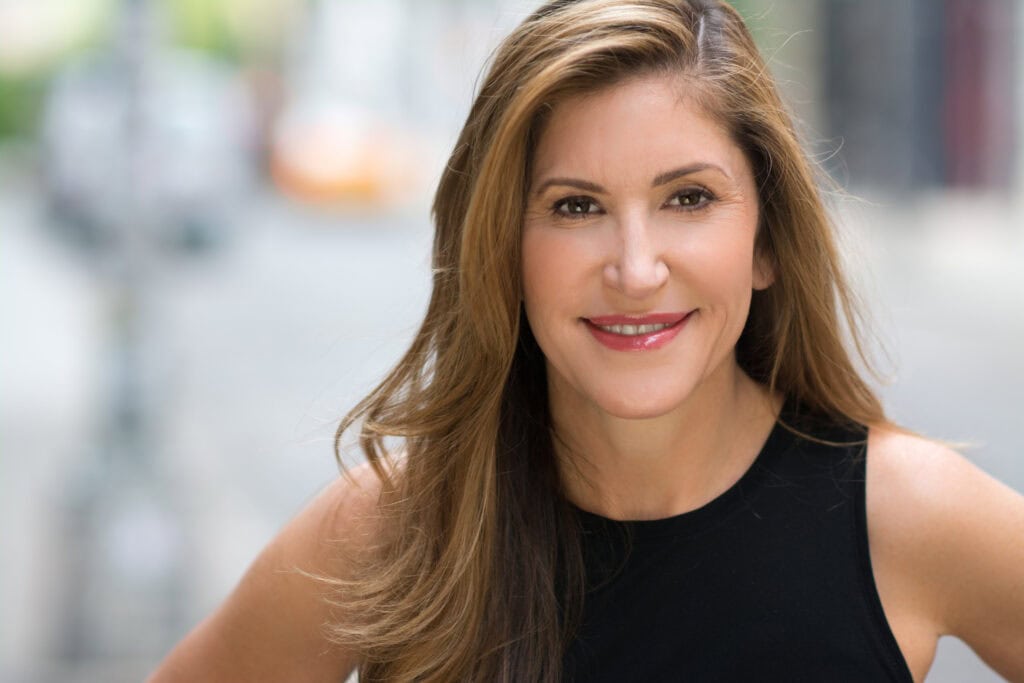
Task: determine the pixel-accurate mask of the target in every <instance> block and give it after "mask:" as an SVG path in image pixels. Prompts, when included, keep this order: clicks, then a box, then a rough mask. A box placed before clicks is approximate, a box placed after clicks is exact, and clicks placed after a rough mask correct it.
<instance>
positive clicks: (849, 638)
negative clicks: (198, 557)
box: [153, 0, 1024, 681]
mask: <svg viewBox="0 0 1024 683" xmlns="http://www.w3.org/2000/svg"><path fill="white" fill-rule="evenodd" d="M434 215H435V222H436V228H437V232H436V238H435V243H434V273H435V274H434V285H433V294H432V298H431V301H430V305H429V308H428V311H427V315H426V319H425V321H424V323H423V325H422V327H421V328H420V331H419V333H418V334H417V336H416V338H415V341H414V342H413V345H412V347H411V348H410V349H409V351H408V352H407V353H406V355H405V356H404V358H403V359H402V360H401V361H400V363H399V364H398V366H397V367H396V368H395V370H393V371H392V373H391V374H390V375H389V376H388V377H387V378H386V379H385V380H384V382H383V383H382V384H381V385H380V386H379V387H378V388H377V389H376V390H375V391H374V392H373V393H372V394H371V395H370V396H369V397H367V398H366V399H365V400H364V401H363V402H362V403H361V404H360V405H359V406H357V407H356V409H355V410H354V411H353V412H352V413H351V414H350V415H349V416H348V417H347V418H346V420H345V421H344V422H343V423H342V425H341V426H340V428H339V437H340V435H341V434H342V433H343V432H345V431H346V430H348V428H349V427H351V426H352V425H353V424H355V423H357V422H359V423H360V424H361V432H360V434H361V442H362V445H363V448H364V450H365V451H366V455H367V459H368V465H367V466H363V467H361V468H357V469H355V470H354V471H352V472H350V476H349V477H348V478H344V479H341V480H339V481H338V482H337V483H335V484H334V485H332V486H331V487H330V488H329V489H327V490H326V491H325V492H324V493H323V494H321V495H320V496H319V497H318V498H317V499H316V500H315V501H314V502H313V503H312V504H311V505H310V507H309V508H308V509H307V510H305V511H304V512H303V513H301V514H300V515H299V516H298V517H297V518H296V519H295V520H294V521H293V522H292V523H291V524H290V525H289V526H288V527H287V528H286V529H285V530H284V531H283V532H282V533H281V534H280V535H279V536H278V537H277V538H276V539H275V540H274V541H273V542H272V543H271V544H270V545H269V547H268V548H267V549H266V550H265V551H264V552H263V553H262V554H261V555H260V557H259V558H258V559H257V560H256V562H255V563H254V565H253V567H252V568H251V569H250V570H249V572H248V573H247V574H246V576H245V578H244V579H243V580H242V582H241V584H240V585H239V587H238V588H237V590H236V591H235V592H234V594H233V595H232V596H231V597H230V598H229V599H228V600H227V601H226V603H225V604H224V606H222V607H221V609H220V610H219V611H218V612H217V613H215V614H214V615H213V616H211V617H210V618H209V619H208V620H207V621H206V622H204V623H203V624H201V625H200V626H199V627H198V628H197V629H196V630H195V631H194V632H193V633H192V634H191V635H190V636H189V637H188V638H187V639H186V640H185V641H184V642H183V643H182V644H181V645H179V646H178V648H177V649H176V650H175V651H174V652H173V653H172V654H171V655H170V656H169V657H168V659H167V661H166V662H165V663H164V665H163V666H162V667H161V669H160V670H159V671H158V672H157V674H156V675H155V676H154V679H153V680H154V681H172V680H189V681H201V680H246V681H261V680H267V681H280V680H289V681H292V680H309V681H319V680H324V681H328V680H332V681H338V680H342V679H343V678H344V677H345V675H347V673H348V672H350V671H351V670H352V669H353V668H354V667H356V666H357V665H358V666H359V669H360V675H361V677H363V679H365V680H371V681H412V680H423V681H463V680H472V681H554V680H560V679H565V680H577V681H591V680H619V681H621V680H645V681H646V680H700V681H703V680H723V681H749V680H787V681H788V680H828V681H840V680H842V681H882V680H892V681H909V680H914V681H921V680H923V679H924V676H925V674H926V673H927V671H928V668H929V666H930V664H931V660H932V658H933V655H934V651H935V646H936V641H937V639H938V637H939V636H940V635H943V634H953V635H956V636H958V637H960V638H962V639H964V640H965V641H966V642H967V643H968V644H970V645H971V646H972V647H973V648H974V649H975V650H976V651H977V652H978V653H979V654H980V655H981V656H982V657H983V658H984V659H985V660H986V661H987V662H988V663H989V664H990V665H992V666H993V667H994V668H996V669H997V670H998V671H1000V672H1001V673H1002V674H1003V675H1005V676H1006V677H1008V678H1010V679H1011V680H1024V569H1022V567H1024V500H1022V498H1021V497H1020V496H1019V495H1018V494H1016V493H1014V492H1012V491H1010V490H1009V489H1007V488H1005V487H1004V486H1002V485H1001V484H999V483H997V482H995V481H993V480H992V479H990V478H988V477H987V476H986V475H984V474H983V473H981V472H980V471H978V470H977V469H975V468H974V467H973V466H971V465H970V464H969V463H967V462H966V461H965V460H963V459H962V458H960V457H959V456H958V455H956V454H954V453H952V452H950V451H949V450H947V449H946V448H944V447H942V446H939V445H937V444H934V443H931V442H928V441H925V440H923V439H920V438H918V437H915V436H912V435H909V434H907V433H905V432H902V431H900V430H898V429H895V428H894V427H893V426H892V425H891V424H890V423H889V422H888V421H887V419H886V417H885V415H884V413H883V411H882V408H881V406H880V404H879V401H878V399H877V397H876V396H875V395H874V394H873V392H872V390H871V389H870V388H869V387H868V385H867V384H866V383H865V382H864V381H863V380H862V379H861V377H860V376H859V374H858V372H857V370H856V367H855V364H854V362H853V359H852V358H851V355H850V353H849V352H848V350H847V347H846V344H845V342H844V337H843V332H842V331H841V330H842V328H843V327H844V326H846V327H847V328H850V329H852V330H853V332H854V335H853V339H854V341H855V342H856V338H857V337H856V327H857V326H856V322H857V317H856V315H855V313H854V312H853V310H852V307H851V305H850V304H851V301H850V299H851V297H850V294H849V291H848V289H847V286H846V284H845V282H844V280H843V277H842V273H841V271H840V261H839V258H838V255H837V252H836V247H835V244H834V241H833V238H832V235H831V233H830V229H829V223H828V220H827V217H826V214H825V211H824V209H823V206H822V202H821V197H820V195H819V192H818V190H817V189H816V187H815V183H814V179H813V175H812V173H811V169H810V166H809V164H808V162H807V160H806V157H805V155H804V154H803V152H802V151H801V149H800V147H799V145H798V143H797V141H796V139H795V136H794V133H793V128H792V125H791V123H790V121H789V118H788V116H787V115H786V113H785V110H784V108H783V106H782V104H781V102H780V100H779V98H778V95H777V93H776V90H775V86H774V84H773V82H772V79H771V77H770V75H769V74H768V72H767V70H766V68H765V65H764V63H763V62H762V61H761V59H760V57H759V55H758V54H757V51H756V48H755V46H754V44H753V42H752V40H751V38H750V36H749V34H748V33H747V31H746V29H745V27H744V26H743V24H742V21H741V20H740V18H739V17H738V15H737V14H736V13H735V12H734V11H733V10H732V9H731V8H729V7H728V6H727V5H725V4H724V3H720V2H713V1H700V0H579V1H576V2H573V1H565V0H555V1H553V2H549V3H548V4H546V5H544V6H543V7H542V8H540V9H539V10H537V11H536V12H535V13H534V14H533V15H532V16H531V17H529V18H528V19H527V20H526V21H525V22H524V23H523V24H522V25H521V26H520V27H519V28H518V29H517V30H516V31H515V32H514V33H513V34H512V35H511V36H510V37H509V38H508V39H507V40H506V41H505V42H504V43H503V45H502V46H501V48H500V49H499V50H498V52H497V53H496V56H495V59H494V63H493V65H492V67H491V70H490V74H489V76H488V77H487V79H486V81H485V83H484V84H483V87H482V89H481V92H480V94H479V96H478V97H477V99H476V102H475V103H474V106H473V108H472V111H471V112H470V115H469V118H468V120H467V122H466V125H465V127H464V129H463V131H462V134H461V137H460V139H459V141H458V143H457V144H456V147H455V151H454V153H453V154H452V157H451V159H450V161H449V163H448V166H447V168H446V170H445V173H444V176H443V177H442V179H441V183H440V187H439V189H438V192H437V197H436V201H435V205H434ZM855 348H856V349H857V351H858V353H859V349H860V347H859V346H855ZM386 437H400V438H401V439H402V440H403V441H404V446H403V447H402V449H401V450H400V451H397V452H394V453H392V454H388V453H387V452H385V450H384V447H383V440H384V439H385V438H386ZM865 456H866V457H865Z"/></svg>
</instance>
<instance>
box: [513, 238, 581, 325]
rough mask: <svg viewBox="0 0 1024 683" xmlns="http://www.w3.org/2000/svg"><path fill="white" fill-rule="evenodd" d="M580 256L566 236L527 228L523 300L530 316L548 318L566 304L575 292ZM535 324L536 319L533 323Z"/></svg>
mask: <svg viewBox="0 0 1024 683" xmlns="http://www.w3.org/2000/svg"><path fill="white" fill-rule="evenodd" d="M578 264H579V254H578V253H577V252H576V250H575V249H574V248H573V246H572V240H571V239H566V236H564V235H559V234H553V233H550V232H546V231H544V230H543V229H533V230H531V229H529V228H527V229H526V230H525V231H524V233H523V250H522V276H523V301H524V304H525V306H526V312H527V315H528V316H530V317H531V319H532V318H533V317H537V316H544V315H546V314H549V313H551V312H552V311H553V310H554V309H555V308H557V307H558V306H559V304H560V303H564V301H563V300H564V298H565V295H566V293H568V292H570V291H571V290H572V289H573V283H572V280H573V271H574V269H575V268H576V266H577V265H578ZM531 324H532V320H531Z"/></svg>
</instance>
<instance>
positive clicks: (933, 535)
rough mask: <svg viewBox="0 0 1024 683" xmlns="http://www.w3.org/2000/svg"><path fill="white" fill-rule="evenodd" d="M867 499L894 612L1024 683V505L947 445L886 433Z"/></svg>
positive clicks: (872, 461) (875, 554)
mask: <svg viewBox="0 0 1024 683" xmlns="http://www.w3.org/2000/svg"><path fill="white" fill-rule="evenodd" d="M867 491H868V494H867V510H868V528H869V536H870V540H871V555H872V562H873V564H874V566H875V571H876V580H878V583H879V590H880V592H881V593H882V597H883V602H886V601H885V598H886V592H887V590H886V589H887V588H888V593H889V595H890V597H891V598H892V599H891V600H890V601H889V602H888V603H887V604H886V607H887V611H888V608H889V605H890V604H892V605H894V609H895V610H896V611H900V612H907V613H911V614H912V615H913V617H914V618H916V619H917V620H918V623H927V624H929V625H930V626H932V627H933V628H934V629H935V631H936V634H935V635H936V636H938V635H954V636H956V637H958V638H960V639H962V640H964V641H965V642H966V643H967V644H968V645H970V646H971V647H972V648H973V649H974V650H975V651H976V652H977V653H978V654H979V655H980V656H981V657H982V658H983V659H984V660H985V661H986V662H987V663H988V664H989V665H990V666H992V667H993V668H995V669H996V670H997V671H999V672H1000V673H1001V674H1002V675H1003V676H1005V677H1007V678H1008V679H1009V680H1013V681H1024V497H1022V496H1021V495H1020V494H1019V493H1017V492H1016V491H1014V490H1012V489H1011V488H1009V487H1008V486H1006V485H1004V484H1002V483H1001V482H999V481H997V480H995V479H993V478H992V477H991V476H989V475H988V474H986V473H985V472H983V471H982V470H981V469H979V468H978V467H976V466H975V465H974V464H972V463H971V462H970V461H969V460H967V459H966V458H964V457H963V456H962V455H960V454H959V453H957V452H956V451H954V450H952V449H950V448H948V447H946V446H944V445H942V444H939V443H936V442H934V441H930V440H928V439H925V438H922V437H920V436H916V435H913V434H908V433H904V432H900V431H897V430H893V429H885V428H877V429H876V428H873V429H872V430H871V432H870V434H869V438H868V474H867ZM880 572H881V573H883V575H881V576H880V575H879V574H880Z"/></svg>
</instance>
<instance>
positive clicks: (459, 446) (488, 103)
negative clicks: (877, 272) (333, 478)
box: [331, 0, 884, 681]
mask: <svg viewBox="0 0 1024 683" xmlns="http://www.w3.org/2000/svg"><path fill="white" fill-rule="evenodd" d="M649 73H666V74H677V75H678V76H679V77H680V79H681V83H683V84H684V86H686V87H688V88H690V92H692V94H693V95H694V96H695V97H696V101H698V102H699V103H700V104H701V105H702V106H703V107H704V109H705V111H706V113H707V114H708V115H709V116H711V117H713V118H715V119H716V120H718V121H720V122H722V123H723V125H725V126H726V128H727V130H728V131H729V132H730V133H731V135H732V137H733V140H734V141H735V143H736V144H737V145H738V146H739V147H740V148H741V149H743V150H744V152H745V153H746V154H747V155H748V158H749V160H750V162H751V165H752V168H753V170H754V174H755V179H756V181H757V185H758V188H759V192H760V209H761V224H760V227H759V233H758V244H757V248H758V249H759V251H760V253H761V254H762V255H763V256H764V257H766V258H768V259H769V260H770V262H771V263H772V264H773V266H774V268H775V282H774V284H773V285H772V286H771V287H770V288H769V289H767V290H765V291H764V292H757V293H755V295H754V300H753V302H752V304H751V312H750V316H749V319H748V322H747V325H746V327H745V329H744V331H743V333H742V335H741V337H740V340H739V342H738V344H737V359H738V361H739V363H740V366H741V367H742V368H743V369H744V370H745V371H746V372H747V373H748V374H749V375H750V376H751V377H753V378H754V379H756V380H758V381H760V382H762V383H763V384H765V385H767V386H769V387H771V388H773V389H776V390H778V391H780V392H782V393H784V394H787V395H790V396H792V397H794V398H796V399H798V400H800V401H801V402H802V403H803V404H804V405H806V406H807V407H808V408H810V409H812V410H815V411H817V412H821V413H824V414H828V415H831V416H834V417H838V418H843V419H848V420H855V421H858V422H861V423H866V424H872V423H878V422H881V421H883V420H884V415H883V413H882V409H881V407H880V404H879V402H878V400H877V398H876V396H875V395H874V394H873V392H872V390H871V389H870V387H869V386H868V385H867V384H866V383H865V382H864V381H863V380H862V378H861V377H860V375H859V373H858V371H857V366H856V365H855V364H854V362H853V357H856V356H851V353H850V352H849V350H848V348H847V346H848V345H847V343H846V342H845V340H844V331H843V330H844V329H846V330H847V334H852V338H853V340H854V342H855V344H854V345H855V351H856V354H857V355H859V356H860V359H861V360H864V354H863V353H862V352H861V348H860V345H859V343H858V342H857V339H858V337H857V329H858V319H857V317H856V315H855V313H854V307H853V305H852V303H853V302H852V301H851V294H850V290H849V288H848V286H847V284H846V282H845V280H844V279H843V275H842V272H841V268H840V259H839V255H838V252H837V248H836V244H835V241H834V238H833V235H832V231H831V226H830V222H829V220H828V217H827V213H826V210H825V208H824V206H823V203H822V199H821V194H820V192H819V189H818V187H817V185H816V182H815V175H814V173H813V168H812V166H811V165H810V164H809V163H808V161H807V158H806V156H805V154H804V152H803V151H802V149H801V146H800V144H799V142H798V140H797V137H796V135H795V133H794V129H793V125H792V123H791V120H790V117H789V115H788V114H787V112H786V110H785V108H784V106H783V104H782V102H781V101H780V98H779V96H778V94H777V91H776V87H775V84H774V82H773V79H772V77H771V75H770V74H769V72H768V70H767V68H766V66H765V64H764V62H763V61H762V59H761V57H760V55H759V54H758V51H757V48H756V46H755V45H754V42H753V40H752V39H751V36H750V34H749V33H748V31H747V29H746V27H745V26H744V24H743V21H742V19H741V18H740V16H739V15H738V14H737V13H736V12H735V10H733V9H732V8H731V7H729V6H728V5H726V4H725V3H723V2H717V1H700V0H553V1H552V2H548V3H546V4H545V5H543V6H542V7H541V8H540V9H538V10H536V11H535V12H534V13H533V14H532V15H531V16H530V17H528V18H527V19H526V20H525V21H524V22H523V23H522V24H521V25H520V26H519V27H518V28H517V29H516V30H515V31H514V32H513V33H512V34H511V35H510V36H509V37H508V38H507V39H506V40H505V41H504V42H503V43H502V45H501V46H500V48H499V49H498V51H497V52H496V54H495V56H494V59H493V63H492V65H491V67H490V70H489V73H488V75H487V77H486V79H485V81H484V83H483V85H482V87H481V89H480V92H479V94H478V96H477V98H476V100H475V102H474V104H473V107H472V109H471V111H470V113H469V117H468V119H467V120H466V124H465V126H464V127H463V129H462V133H461V135H460V137H459V139H458V142H457V143H456V145H455V150H454V151H453V153H452V155H451V158H450V160H449V162H448V165H447V167H446V169H445V171H444V174H443V176H442V178H441V181H440V185H439V187H438V190H437V195H436V198H435V201H434V209H433V215H434V221H435V225H436V235H435V239H434V252H433V293H432V295H431V298H430V303H429V306H428V309H427V314H426V318H425V320H424V321H423V324H422V326H421V327H420V329H419V331H418V333H417V334H416V337H415V339H414V341H413V343H412V346H411V348H410V349H409V350H408V351H407V352H406V354H405V355H404V356H403V358H402V359H401V361H400V362H399V363H398V365H397V366H396V367H395V368H394V370H392V371H391V373H390V374H389V375H388V376H387V377H386V378H385V379H384V381H383V382H382V383H381V384H380V385H379V386H378V387H377V388H376V389H375V390H374V391H373V392H372V393H371V394H370V395H369V396H367V397H366V398H365V399H364V400H363V401H362V402H360V403H359V404H358V405H357V406H356V407H355V408H354V409H353V410H352V411H351V412H350V413H349V414H348V415H347V416H346V417H345V419H344V420H343V421H342V422H341V424H340V426H339V427H338V432H337V441H336V447H339V448H340V446H338V444H340V440H341V437H342V435H343V434H344V433H345V432H346V431H347V430H348V429H349V428H350V427H352V426H353V425H357V424H358V425H360V431H359V439H360V443H361V446H362V448H363V450H364V451H365V454H366V457H367V459H368V460H369V462H370V463H371V465H372V466H373V467H374V468H375V469H376V470H377V473H378V475H379V476H380V477H381V480H382V482H383V483H384V487H383V493H382V497H381V502H380V510H381V515H382V519H381V520H380V524H381V528H382V530H383V534H382V536H381V538H380V540H379V543H378V544H377V545H376V546H375V548H374V551H373V552H370V553H367V555H366V557H363V558H360V559H361V560H362V564H361V565H360V568H359V571H358V572H357V574H356V576H355V577H349V578H345V579H338V580H337V581H336V586H337V591H336V594H335V597H334V600H335V602H336V603H337V604H338V605H339V606H340V607H341V608H342V610H343V613H344V614H345V617H344V618H342V619H339V621H338V623H336V624H333V625H332V626H331V629H332V635H333V637H334V638H335V639H336V640H337V641H338V642H340V643H342V644H344V645H345V646H347V647H351V648H354V649H356V650H357V651H358V652H359V653H360V654H361V656H362V658H363V665H362V667H361V670H360V675H361V677H362V679H363V680H367V681H413V680H416V681H454V680H473V681H555V680H558V678H559V676H560V667H561V658H562V653H563V650H564V647H565V645H566V642H567V638H569V637H570V636H571V632H572V628H573V625H574V623H575V620H576V619H577V618H578V616H579V614H580V610H581V606H582V600H583V592H584V591H583V585H584V583H583V568H582V560H581V557H580V543H579V530H578V528H577V526H576V521H575V519H576V518H575V517H574V515H573V513H572V510H571V507H570V506H569V504H568V503H567V502H566V500H565V498H564V496H563V495H562V492H561V488H560V484H559V478H558V473H557V470H556V466H555V461H554V456H553V449H552V433H551V424H550V417H549V415H548V408H547V393H546V378H545V370H544V359H543V355H542V353H541V352H540V350H539V349H538V347H537V345H536V342H535V341H534V340H533V337H532V335H531V333H530V329H529V326H528V325H527V324H526V322H525V320H524V318H523V314H522V301H521V290H520V240H521V227H522V219H523V209H524V203H525V197H526V191H527V184H528V177H529V170H530V169H529V164H530V157H531V153H532V148H533V145H534V144H535V142H536V139H537V137H538V135H539V131H540V129H541V127H542V126H543V123H544V119H545V113H546V112H549V111H550V110H551V107H552V106H553V105H554V104H555V103H557V102H559V101H561V100H563V99H564V98H566V97H570V96H572V95H576V94H581V93H586V92H592V91H595V90H598V89H601V88H607V87H610V86H612V85H614V84H615V83H617V82H621V81H622V80H623V79H626V78H629V77H633V76H636V75H641V74H649ZM865 362H866V361H865ZM393 437H399V438H400V439H402V440H403V441H404V447H403V448H402V451H403V456H402V458H401V462H400V463H394V462H392V461H391V460H390V459H389V458H390V456H389V455H388V453H387V452H386V450H385V447H384V440H385V439H387V438H393ZM339 459H340V456H339Z"/></svg>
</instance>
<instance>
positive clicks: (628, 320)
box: [583, 311, 693, 351]
mask: <svg viewBox="0 0 1024 683" xmlns="http://www.w3.org/2000/svg"><path fill="white" fill-rule="evenodd" d="M692 313H693V311H689V312H687V313H649V314H647V315H601V316H595V317H593V318H583V322H584V323H586V325H587V329H588V330H589V331H590V334H592V335H594V338H595V339H596V340H597V341H599V342H601V343H602V344H604V345H605V346H607V347H608V348H609V349H612V350H613V351H653V350H655V349H660V348H661V347H662V346H664V345H665V344H668V343H669V342H670V341H672V340H673V339H674V338H675V336H676V335H677V334H679V331H680V330H681V329H683V325H684V324H685V323H686V321H687V319H689V317H690V315H691V314H692ZM644 326H657V329H654V330H650V331H644V330H642V329H638V328H642V327H644Z"/></svg>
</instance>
